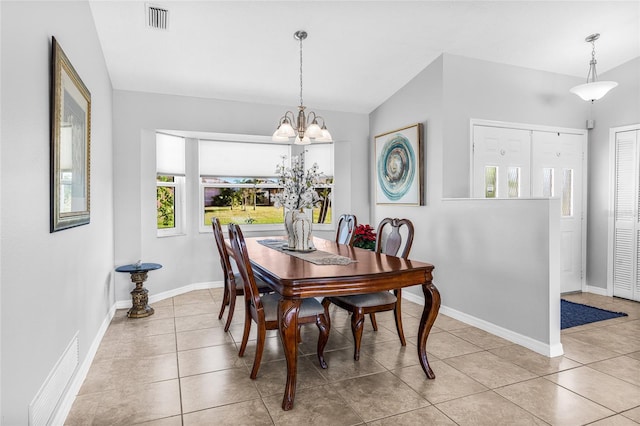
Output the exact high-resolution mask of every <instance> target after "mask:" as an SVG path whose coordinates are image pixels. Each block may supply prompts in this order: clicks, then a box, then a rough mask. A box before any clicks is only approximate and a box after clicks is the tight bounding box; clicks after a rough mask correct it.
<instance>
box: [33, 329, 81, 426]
mask: <svg viewBox="0 0 640 426" xmlns="http://www.w3.org/2000/svg"><path fill="white" fill-rule="evenodd" d="M78 362H79V353H78V333H76V335H75V336H73V339H71V343H69V346H67V349H65V351H64V353H63V354H62V356H61V357H60V359H59V360H58V362H57V363H56V365H55V367H53V370H51V372H50V373H49V377H47V379H46V380H45V381H44V383H43V385H42V387H41V388H40V390H39V391H38V393H37V394H36V396H35V397H34V398H33V401H31V404H29V426H40V425H43V426H44V425H47V424H49V421H50V419H51V415H52V414H53V412H54V410H55V409H56V407H57V405H58V403H59V402H60V397H61V396H62V394H63V393H64V391H65V389H66V388H67V385H68V384H69V381H70V380H71V377H73V373H75V371H76V368H77V367H78Z"/></svg>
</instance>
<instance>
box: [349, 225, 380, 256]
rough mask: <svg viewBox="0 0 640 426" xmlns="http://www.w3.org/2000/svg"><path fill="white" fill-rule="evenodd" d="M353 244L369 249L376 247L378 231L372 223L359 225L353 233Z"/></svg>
mask: <svg viewBox="0 0 640 426" xmlns="http://www.w3.org/2000/svg"><path fill="white" fill-rule="evenodd" d="M353 246H354V247H360V248H363V249H367V250H375V248H376V231H375V229H373V228H372V227H371V225H358V226H356V229H355V231H354V233H353Z"/></svg>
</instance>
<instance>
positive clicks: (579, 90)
mask: <svg viewBox="0 0 640 426" xmlns="http://www.w3.org/2000/svg"><path fill="white" fill-rule="evenodd" d="M599 38H600V34H598V33H596V34H591V35H590V36H588V37H587V38H585V39H584V41H586V42H587V43H591V62H589V73H588V74H587V82H586V83H585V84H580V85H579V86H576V87H572V88H571V89H570V90H569V91H570V92H571V93H574V94H576V95H578V96H580V97H581V98H582V99H583V100H585V101H591V102H593V101H597V100H598V99H600V98H602V97H603V96H604V95H606V94H607V93H608V92H609V90H611V89H613V88H614V87H616V86H617V85H618V83H616V82H615V81H598V74H597V73H596V62H597V61H596V40H597V39H599Z"/></svg>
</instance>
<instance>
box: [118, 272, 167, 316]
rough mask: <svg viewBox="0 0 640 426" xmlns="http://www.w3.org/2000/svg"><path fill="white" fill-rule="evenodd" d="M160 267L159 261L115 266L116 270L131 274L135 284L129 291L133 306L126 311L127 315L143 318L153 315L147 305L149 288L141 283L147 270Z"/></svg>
mask: <svg viewBox="0 0 640 426" xmlns="http://www.w3.org/2000/svg"><path fill="white" fill-rule="evenodd" d="M160 268H162V265H160V264H159V263H140V262H138V263H136V264H133V265H123V266H118V267H117V268H116V272H128V273H129V274H131V281H132V282H133V283H134V284H135V285H136V288H134V289H133V291H132V292H131V302H132V304H133V306H132V307H131V309H129V312H127V317H129V318H145V317H148V316H149V315H153V308H152V307H151V306H149V290H147V289H146V288H144V286H143V283H144V282H145V281H146V280H147V272H149V271H153V270H155V269H160Z"/></svg>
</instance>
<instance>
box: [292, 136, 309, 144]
mask: <svg viewBox="0 0 640 426" xmlns="http://www.w3.org/2000/svg"><path fill="white" fill-rule="evenodd" d="M293 143H294V144H296V145H309V144H310V143H311V139H309V136H307V135H304V137H303V138H302V139H300V136H296V139H295V140H294V141H293Z"/></svg>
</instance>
